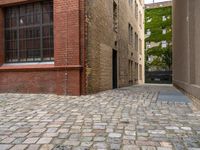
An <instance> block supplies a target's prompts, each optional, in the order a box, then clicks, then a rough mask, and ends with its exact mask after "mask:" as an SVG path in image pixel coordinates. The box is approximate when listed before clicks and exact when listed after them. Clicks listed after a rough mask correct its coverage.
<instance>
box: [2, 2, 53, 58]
mask: <svg viewBox="0 0 200 150" xmlns="http://www.w3.org/2000/svg"><path fill="white" fill-rule="evenodd" d="M53 39H54V37H53V1H41V2H35V3H31V4H24V5H19V6H14V7H9V8H6V10H5V55H6V62H38V61H52V60H54V43H53Z"/></svg>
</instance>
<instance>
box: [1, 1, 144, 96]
mask: <svg viewBox="0 0 200 150" xmlns="http://www.w3.org/2000/svg"><path fill="white" fill-rule="evenodd" d="M29 2H34V0H0V7H1V11H0V27H1V28H0V65H2V64H4V41H3V25H4V23H3V19H4V16H3V9H4V7H5V6H12V5H16V4H22V3H29ZM139 3H140V2H139V1H138V4H139ZM86 6H87V7H86ZM118 6H119V10H122V11H120V13H119V14H118V16H119V19H118V21H119V27H118V33H116V32H114V30H113V1H112V0H108V1H105V2H103V1H90V0H67V1H66V0H54V57H55V61H54V65H53V67H52V66H51V67H47V68H45V67H44V66H42V69H39V70H38V65H32V66H26V69H24V67H22V66H20V65H19V66H17V72H16V70H13V67H11V68H10V69H9V67H7V68H6V69H5V68H4V67H5V66H2V67H0V76H1V77H0V80H1V81H0V82H1V83H2V84H1V85H0V89H2V90H1V92H10V91H12V92H25V93H27V92H30V93H56V94H65V93H66V94H73V95H80V94H85V93H92V92H98V91H102V90H107V89H111V88H112V50H113V49H115V50H117V51H118V52H117V53H118V70H119V72H118V83H119V87H122V86H127V85H128V84H129V83H128V82H129V80H128V60H129V59H132V60H133V61H134V62H138V64H139V63H141V62H142V60H143V59H141V58H140V57H142V55H141V56H139V54H138V52H136V51H135V50H134V48H133V47H134V46H132V47H130V46H128V23H129V22H130V23H132V25H133V26H134V31H137V32H138V34H139V36H140V37H141V38H142V33H143V30H142V29H139V28H138V22H137V21H135V20H134V16H135V14H134V13H133V12H134V10H133V8H134V3H133V6H132V7H130V6H129V5H128V1H119V3H118ZM139 6H140V7H142V6H143V4H141V5H139ZM85 8H86V9H85ZM140 34H141V35H140ZM1 37H2V38H1ZM116 41H117V45H115V42H116ZM131 53H132V54H131ZM132 55H133V56H134V57H133V56H132ZM140 59H141V60H140ZM139 60H140V61H141V62H139ZM70 66H74V67H70ZM20 67H21V69H20ZM57 68H60V69H57ZM135 76H136V75H135ZM19 78H20V79H19ZM30 79H32V80H30ZM10 81H16V82H15V84H14V83H10ZM33 81H34V82H33ZM41 83H42V85H40V84H41Z"/></svg>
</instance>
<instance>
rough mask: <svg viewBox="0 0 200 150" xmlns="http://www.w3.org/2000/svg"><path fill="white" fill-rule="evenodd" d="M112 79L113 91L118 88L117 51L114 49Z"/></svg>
mask: <svg viewBox="0 0 200 150" xmlns="http://www.w3.org/2000/svg"><path fill="white" fill-rule="evenodd" d="M112 79H113V89H116V88H117V51H116V50H114V49H113V53H112Z"/></svg>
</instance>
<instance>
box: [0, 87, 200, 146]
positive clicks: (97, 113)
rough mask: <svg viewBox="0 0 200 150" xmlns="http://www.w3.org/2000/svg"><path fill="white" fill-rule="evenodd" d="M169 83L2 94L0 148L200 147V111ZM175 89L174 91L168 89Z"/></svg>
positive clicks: (0, 100) (0, 101) (0, 96)
mask: <svg viewBox="0 0 200 150" xmlns="http://www.w3.org/2000/svg"><path fill="white" fill-rule="evenodd" d="M173 90H175V88H173V87H171V86H165V85H162V86H161V85H160V86H156V85H143V86H133V87H127V88H122V89H117V90H110V91H105V92H101V93H98V94H95V95H88V96H81V97H71V96H56V95H35V94H0V106H1V107H0V150H7V149H13V150H15V149H20V150H21V149H28V150H39V149H41V150H50V149H52V150H89V149H91V150H97V149H105V150H106V149H111V150H118V149H123V150H154V149H155V150H185V149H186V150H187V149H188V150H199V149H200V127H199V125H200V111H198V110H197V109H195V106H194V105H192V103H188V102H187V103H184V102H182V103H181V102H176V101H175V100H172V101H168V100H166V101H165V100H164V99H162V101H158V100H157V98H158V97H159V93H160V92H161V93H167V92H168V91H173ZM169 93H170V92H169Z"/></svg>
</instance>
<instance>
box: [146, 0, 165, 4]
mask: <svg viewBox="0 0 200 150" xmlns="http://www.w3.org/2000/svg"><path fill="white" fill-rule="evenodd" d="M144 1H145V4H149V3H152V2H153V0H144ZM164 1H169V0H155V3H156V2H164Z"/></svg>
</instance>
